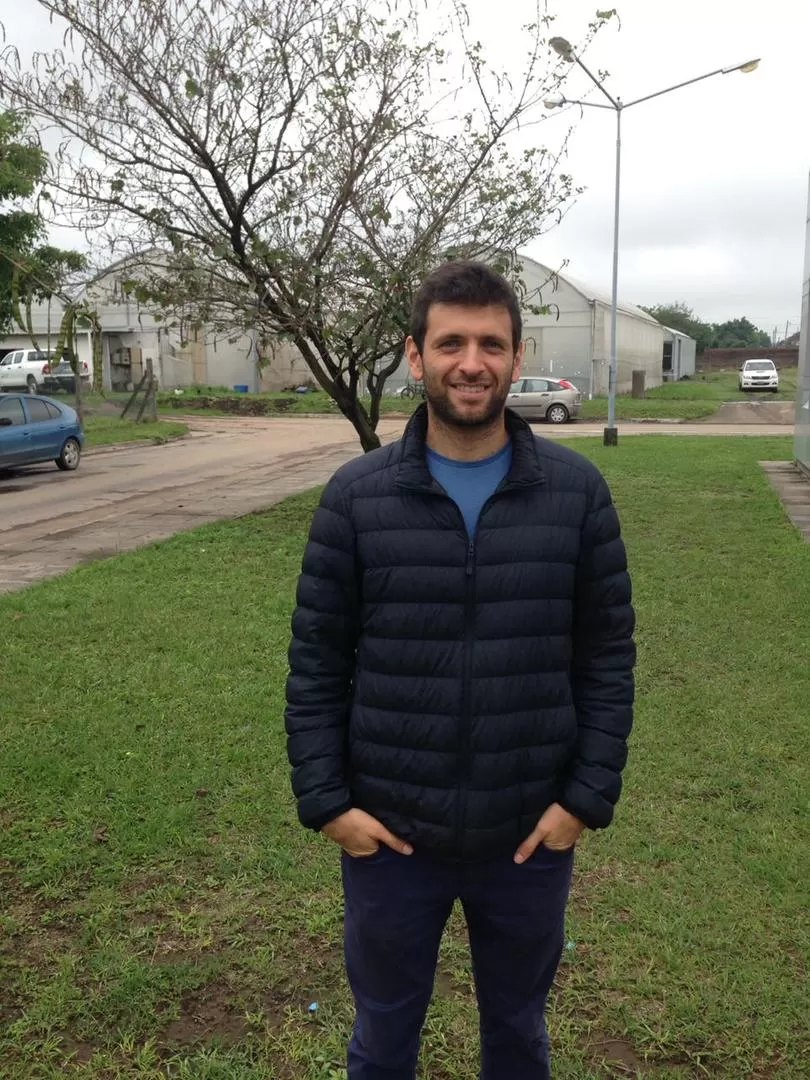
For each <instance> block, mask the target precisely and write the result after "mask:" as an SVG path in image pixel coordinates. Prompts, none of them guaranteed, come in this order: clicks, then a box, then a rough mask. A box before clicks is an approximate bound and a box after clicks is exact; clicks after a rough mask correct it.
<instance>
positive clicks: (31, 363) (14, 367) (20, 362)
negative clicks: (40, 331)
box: [0, 349, 56, 394]
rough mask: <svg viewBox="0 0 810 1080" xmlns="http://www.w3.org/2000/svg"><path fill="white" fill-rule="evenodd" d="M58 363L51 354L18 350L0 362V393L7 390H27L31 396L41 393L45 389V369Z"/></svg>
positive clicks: (36, 350)
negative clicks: (55, 362)
mask: <svg viewBox="0 0 810 1080" xmlns="http://www.w3.org/2000/svg"><path fill="white" fill-rule="evenodd" d="M54 361H56V356H55V355H54V354H53V353H51V354H48V353H44V352H40V351H39V350H38V349H17V350H16V351H15V352H11V353H8V354H7V355H6V356H4V357H3V359H2V360H0V393H3V392H5V391H7V390H27V391H28V393H29V394H36V393H39V391H40V390H42V389H43V388H44V383H45V375H44V372H43V369H44V368H46V367H49V365H50V364H51V363H53V362H54Z"/></svg>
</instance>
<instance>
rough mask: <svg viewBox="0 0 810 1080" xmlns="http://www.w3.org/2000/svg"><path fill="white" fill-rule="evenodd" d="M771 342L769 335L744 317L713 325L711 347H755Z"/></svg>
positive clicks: (765, 345) (761, 346)
mask: <svg viewBox="0 0 810 1080" xmlns="http://www.w3.org/2000/svg"><path fill="white" fill-rule="evenodd" d="M770 344H771V335H770V334H766V333H765V331H764V330H759V329H758V328H757V327H756V326H754V324H753V323H752V322H750V321H749V320H748V319H746V318H741V319H729V320H728V322H724V323H719V324H716V325H715V326H714V334H713V336H712V344H711V348H713V349H757V348H765V347H767V346H768V345H770Z"/></svg>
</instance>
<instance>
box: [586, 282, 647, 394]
mask: <svg viewBox="0 0 810 1080" xmlns="http://www.w3.org/2000/svg"><path fill="white" fill-rule="evenodd" d="M597 309H598V317H597V320H596V325H597V331H598V333H599V336H598V338H597V342H596V348H595V350H594V387H595V389H594V393H595V394H606V393H607V392H608V379H609V368H610V323H611V317H610V309H609V308H607V307H605V305H604V304H601V303H597ZM616 351H617V353H618V370H617V379H616V392H617V393H619V394H628V393H629V392H630V390H631V389H632V386H633V372H634V371H643V372H644V375H645V385H646V386H647V389H650V388H651V387H653V386H660V385H661V383H662V382H663V375H662V363H663V356H664V328H663V326H661V324H660V323H656V322H647V321H646V320H642V319H640V318H636V316H634V315H629V314H627V313H626V312H623V311H620V312H619V313H618V318H617V321H616Z"/></svg>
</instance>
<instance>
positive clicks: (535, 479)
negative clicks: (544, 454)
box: [396, 405, 546, 492]
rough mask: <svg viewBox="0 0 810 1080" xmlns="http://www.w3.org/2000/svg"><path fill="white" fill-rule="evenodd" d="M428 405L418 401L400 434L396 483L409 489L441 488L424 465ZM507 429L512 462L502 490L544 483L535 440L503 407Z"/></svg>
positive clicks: (522, 420)
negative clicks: (418, 403) (417, 405)
mask: <svg viewBox="0 0 810 1080" xmlns="http://www.w3.org/2000/svg"><path fill="white" fill-rule="evenodd" d="M427 428H428V412H427V405H420V406H419V408H418V409H417V410H416V412H415V413H414V414H413V416H412V417H411V419H410V420H409V421H408V424H407V427H406V428H405V433H404V434H403V436H402V455H401V457H400V463H399V469H398V470H397V477H396V484H397V486H398V487H403V488H409V489H410V490H412V491H439V492H440V491H441V488H440V487H439V485H438V484H437V483H436V482H435V481H434V479H433V477H432V476H431V475H430V470H429V469H428V465H427V457H426V454H425V450H426V439H427ZM506 429H507V431H508V432H509V437H510V439H511V440H512V465H511V467H510V469H509V474H508V476H507V477H506V480H505V482H504V484H503V487H502V488H501V490H504V489H506V488H514V487H531V486H532V485H533V484H544V483H545V482H546V476H545V473H544V472H543V467H542V466H541V464H540V460H539V457H538V454H537V440H536V439H535V437H534V432H533V431H532V429H531V428H530V427H529V425H528V424H527V423H526V421H525V420H524V419H523V418H522V417H520V416H518V415H517V413H514V412H512V410H511V409H507V410H506Z"/></svg>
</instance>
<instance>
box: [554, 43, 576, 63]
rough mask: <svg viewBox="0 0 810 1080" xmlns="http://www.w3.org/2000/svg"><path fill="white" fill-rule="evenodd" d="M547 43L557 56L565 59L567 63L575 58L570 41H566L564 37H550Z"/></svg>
mask: <svg viewBox="0 0 810 1080" xmlns="http://www.w3.org/2000/svg"><path fill="white" fill-rule="evenodd" d="M549 45H550V46H551V47H552V49H553V50H554V52H555V53H556V54H557V56H560V57H562V59H563V60H567V61H568V63H569V64H573V62H574V60H576V57H575V56H574V49H573V46H572V45H571V42H570V41H566V39H565V38H564V37H553V38H550V39H549Z"/></svg>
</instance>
